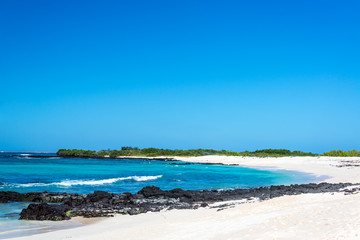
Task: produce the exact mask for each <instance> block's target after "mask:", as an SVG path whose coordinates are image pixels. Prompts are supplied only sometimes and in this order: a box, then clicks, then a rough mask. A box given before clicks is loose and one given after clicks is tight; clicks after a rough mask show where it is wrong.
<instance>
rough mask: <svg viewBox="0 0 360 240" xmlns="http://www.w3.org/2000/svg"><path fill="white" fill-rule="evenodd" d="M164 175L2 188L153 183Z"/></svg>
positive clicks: (24, 184) (8, 185)
mask: <svg viewBox="0 0 360 240" xmlns="http://www.w3.org/2000/svg"><path fill="white" fill-rule="evenodd" d="M161 177H162V175H157V176H130V177H119V178H109V179H100V180H95V179H91V180H63V181H60V182H51V183H22V184H21V183H19V184H4V185H3V186H1V187H0V188H4V187H17V188H20V187H46V186H61V187H71V186H76V185H89V186H97V185H104V184H112V183H116V182H118V181H124V180H133V181H136V182H145V181H152V180H156V179H158V178H161Z"/></svg>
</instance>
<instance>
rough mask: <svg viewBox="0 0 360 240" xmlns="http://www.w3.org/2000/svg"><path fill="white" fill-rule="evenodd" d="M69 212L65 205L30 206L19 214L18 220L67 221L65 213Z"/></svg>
mask: <svg viewBox="0 0 360 240" xmlns="http://www.w3.org/2000/svg"><path fill="white" fill-rule="evenodd" d="M69 210H70V207H69V206H67V205H63V204H62V205H49V204H47V203H40V204H34V203H33V204H30V205H29V206H28V207H27V208H25V209H23V210H22V211H21V213H20V219H27V220H50V221H61V220H69V219H70V217H69V216H67V215H66V212H67V211H69Z"/></svg>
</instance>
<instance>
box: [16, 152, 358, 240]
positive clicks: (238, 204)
mask: <svg viewBox="0 0 360 240" xmlns="http://www.w3.org/2000/svg"><path fill="white" fill-rule="evenodd" d="M79 151H80V150H75V151H74V150H71V153H84V152H82V151H80V152H79ZM60 153H61V152H60ZM63 153H64V152H63ZM88 153H89V152H88ZM278 153H279V152H277V154H278ZM336 153H337V154H338V153H339V152H336ZM91 154H93V152H91ZM332 154H334V153H332ZM60 156H61V155H60ZM74 157H86V155H79V156H76V155H74ZM109 157H110V156H109ZM149 158H151V157H149ZM173 158H174V159H176V160H179V161H186V162H198V163H212V164H217V163H222V164H226V165H240V166H245V167H250V168H276V169H286V170H295V171H300V172H307V173H312V174H314V175H319V176H320V175H326V176H327V177H328V178H327V179H326V183H314V184H315V185H311V184H310V185H304V186H298V187H295V188H287V187H282V186H279V187H277V186H275V187H273V188H271V189H269V190H267V189H266V188H260V189H258V190H256V191H259V194H255V195H253V196H250V195H249V197H250V198H248V199H246V200H244V199H241V198H231V197H230V198H228V197H227V196H231V195H227V194H229V193H230V192H226V191H224V192H219V193H211V194H215V195H216V196H217V197H218V200H216V201H203V200H204V199H203V198H200V199H201V200H200V201H195V202H193V203H194V204H195V205H189V208H188V209H178V210H171V211H168V210H165V209H158V210H160V212H157V210H156V211H155V212H152V211H151V210H150V211H149V212H147V213H146V214H139V215H136V216H129V214H126V215H121V214H116V215H115V216H114V217H112V218H106V219H103V220H101V221H98V222H96V223H94V224H91V225H88V226H84V227H80V228H75V229H66V230H60V231H55V232H50V233H45V234H40V235H34V236H29V237H27V238H26V239H29V240H31V239H34V240H35V239H36V240H45V239H49V238H52V239H67V238H73V239H87V240H88V239H90V240H91V239H119V238H125V239H161V238H163V237H166V238H168V239H190V238H191V237H192V236H193V234H194V232H196V239H207V238H208V237H210V236H214V237H215V238H218V239H229V238H232V239H238V238H239V236H241V239H253V238H258V239H273V238H275V239H276V238H285V239H287V238H291V239H303V238H304V237H308V238H311V239H314V238H316V239H356V236H357V235H358V234H360V230H359V229H360V228H359V227H360V223H359V222H358V221H357V216H359V215H360V210H359V209H360V194H359V192H360V188H359V187H360V175H359V174H358V172H359V167H360V157H344V156H340V157H339V156H325V155H324V154H322V155H320V154H319V155H315V156H282V157H278V156H277V157H268V156H265V157H264V156H263V157H257V156H255V157H254V156H224V155H216V154H215V155H205V156H173ZM318 184H319V185H318ZM332 184H335V185H332ZM342 184H344V185H342ZM314 186H316V188H317V187H319V186H325V187H326V188H327V186H340V187H339V188H338V190H337V191H327V190H326V189H323V188H321V187H320V188H319V191H313V190H311V189H312V188H313V187H314ZM299 187H300V189H301V190H300V192H299ZM292 193H295V194H292ZM139 194H141V195H144V196H147V197H145V198H139V195H136V194H135V195H132V196H130V195H129V199H128V197H127V196H125V195H114V196H113V195H111V197H109V194H106V193H96V194H92V195H91V194H90V195H87V196H84V199H78V198H79V197H77V196H76V197H73V196H71V195H69V196H68V195H65V196H62V197H65V198H70V199H71V201H68V203H72V201H74V202H75V203H79V204H80V203H81V201H84V202H87V201H88V200H87V199H88V198H89V199H90V200H89V201H90V202H91V201H92V200H91V199H97V200H99V204H100V205H99V206H101V205H102V204H104V205H106V206H108V203H110V202H111V201H112V200H111V199H112V198H114V197H115V198H119V200H121V201H123V202H126V201H128V200H129V201H130V202H131V203H132V204H133V203H137V204H140V205H139V206H141V203H142V202H144V203H147V204H149V206H150V208H151V206H153V207H154V206H155V205H152V204H154V203H156V204H158V203H160V202H165V203H166V204H169V205H166V206H170V205H171V202H172V201H173V200H172V198H173V196H180V195H181V196H183V197H184V196H192V195H191V194H195V196H199V195H197V194H199V193H196V192H191V193H189V192H187V191H185V192H183V191H180V190H176V191H161V190H160V189H157V188H146V189H145V190H143V191H141V192H140V193H139ZM223 194H225V195H223ZM263 194H265V195H264V196H269V197H266V198H265V199H261V196H263ZM267 194H269V195H267ZM42 197H45V198H46V197H47V196H46V195H44V196H42V195H41V198H42ZM55 197H56V196H55ZM201 197H202V196H201ZM122 198H124V199H122ZM102 199H104V202H103V201H102ZM175 199H176V198H175ZM190 199H191V198H190ZM80 200H81V201H80ZM125 200H126V201H125ZM181 201H182V200H181V197H180V202H179V203H178V206H180V207H179V208H182V207H181V206H182V205H183V203H182V202H181ZM190 202H192V201H190ZM202 203H204V204H202ZM205 203H206V204H205ZM94 204H98V203H97V202H94ZM79 206H80V208H79V207H78V206H76V205H74V207H75V208H74V209H75V211H74V213H76V214H75V216H76V215H80V214H79V213H80V212H82V209H81V206H82V205H81V204H80V205H79ZM129 206H130V205H129ZM139 206H137V205H134V206H132V208H133V209H132V210H130V211H135V212H131V213H135V214H137V213H138V211H140V212H141V211H142V210H141V208H140V207H139ZM155 209H156V208H155ZM166 209H167V207H166ZM194 209H196V211H194ZM76 211H77V212H76ZM109 213H110V214H111V212H109ZM27 214H28V213H27ZM30 215H31V212H30ZM70 216H71V215H70ZM66 217H67V216H65V217H64V218H66ZM160 226H161V231H160V229H159V227H160ZM174 226H176V229H177V230H176V231H175V230H174ZM194 226H196V229H195V228H194ZM154 229H157V230H155V231H154ZM259 229H260V230H259ZM318 229H322V231H319V230H318ZM294 231H295V232H301V233H302V234H299V235H294ZM324 232H325V233H324ZM175 233H176V235H174V234H175ZM139 236H142V237H139ZM179 236H183V237H182V238H181V237H179ZM20 239H21V238H19V240H20Z"/></svg>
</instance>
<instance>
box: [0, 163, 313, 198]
mask: <svg viewBox="0 0 360 240" xmlns="http://www.w3.org/2000/svg"><path fill="white" fill-rule="evenodd" d="M313 179H314V177H313V176H311V175H306V174H301V173H296V172H288V171H269V170H257V169H251V168H244V167H238V166H221V165H200V164H191V165H186V163H181V162H180V163H179V162H163V161H146V160H134V159H133V160H130V159H106V160H104V159H66V158H28V157H26V156H20V157H17V158H14V157H11V158H9V157H0V191H18V192H31V191H50V192H76V193H91V192H93V191H94V190H103V191H109V192H114V193H121V192H132V193H136V192H137V191H139V190H140V189H141V188H143V187H145V186H149V185H156V186H158V187H160V188H161V189H173V188H182V189H187V190H202V189H224V188H251V187H259V186H269V185H277V184H291V183H304V182H310V181H311V180H313Z"/></svg>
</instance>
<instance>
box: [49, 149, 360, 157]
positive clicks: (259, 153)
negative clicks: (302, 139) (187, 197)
mask: <svg viewBox="0 0 360 240" xmlns="http://www.w3.org/2000/svg"><path fill="white" fill-rule="evenodd" d="M56 155H58V156H60V157H79V158H80V157H86V158H109V157H110V158H116V157H127V156H130V157H200V156H209V155H218V156H241V157H290V156H293V157H300V156H303V157H316V156H332V157H360V151H357V150H351V151H343V150H331V151H329V152H324V153H322V154H316V153H311V152H302V151H291V150H288V149H262V150H256V151H243V152H235V151H228V150H214V149H189V150H179V149H176V150H172V149H160V148H142V149H141V148H137V147H121V149H120V150H110V149H109V150H101V151H94V150H82V149H59V150H58V151H57V152H56Z"/></svg>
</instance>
